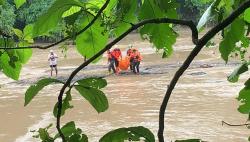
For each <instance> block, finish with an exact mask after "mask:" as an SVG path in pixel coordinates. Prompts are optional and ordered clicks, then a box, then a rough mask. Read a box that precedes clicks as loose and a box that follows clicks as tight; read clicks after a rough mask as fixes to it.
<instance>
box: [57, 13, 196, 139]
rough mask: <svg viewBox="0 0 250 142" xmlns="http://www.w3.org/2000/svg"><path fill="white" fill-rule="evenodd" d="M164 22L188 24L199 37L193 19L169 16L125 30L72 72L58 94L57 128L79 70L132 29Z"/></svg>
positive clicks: (142, 22)
mask: <svg viewBox="0 0 250 142" xmlns="http://www.w3.org/2000/svg"><path fill="white" fill-rule="evenodd" d="M163 23H172V24H179V25H184V26H188V27H190V29H191V30H192V34H197V35H194V36H193V37H198V32H197V29H196V27H195V26H194V24H193V22H192V21H184V20H176V19H169V18H158V19H148V20H144V21H141V22H139V23H137V24H134V25H133V26H131V28H129V29H128V30H127V31H126V32H124V33H123V34H122V35H121V36H119V37H118V38H116V39H114V40H113V41H112V42H110V43H109V44H107V45H106V46H105V47H104V48H103V49H102V50H101V51H99V52H98V53H96V54H95V55H94V56H93V57H91V58H90V59H88V60H87V61H86V62H84V63H82V64H81V65H80V66H79V67H78V68H76V69H75V70H74V71H73V72H72V73H71V75H70V76H69V78H68V79H67V81H66V83H65V84H64V85H63V87H62V88H61V90H60V94H59V96H58V112H57V129H58V130H60V119H61V110H62V98H63V94H64V92H65V89H66V88H67V87H68V86H69V85H70V83H71V81H72V79H73V78H74V77H75V75H76V74H77V73H78V72H79V71H81V70H82V69H83V68H84V67H86V66H87V65H89V64H90V63H91V62H93V61H94V60H95V59H97V58H98V57H99V56H101V55H102V54H103V53H105V52H106V51H107V50H108V49H110V48H111V47H112V46H114V45H115V44H116V43H118V42H119V41H120V40H122V39H123V38H124V37H126V36H127V35H128V34H129V33H131V32H132V31H134V30H136V29H138V28H139V27H141V26H143V25H146V24H163ZM194 40H195V41H197V40H198V39H194ZM60 136H63V134H62V135H60Z"/></svg>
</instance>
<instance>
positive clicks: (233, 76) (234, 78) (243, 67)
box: [227, 63, 248, 83]
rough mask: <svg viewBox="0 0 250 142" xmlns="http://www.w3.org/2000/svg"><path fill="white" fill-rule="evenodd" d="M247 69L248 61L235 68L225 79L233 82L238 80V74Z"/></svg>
mask: <svg viewBox="0 0 250 142" xmlns="http://www.w3.org/2000/svg"><path fill="white" fill-rule="evenodd" d="M246 71H248V63H243V64H242V65H241V66H240V67H238V68H237V69H235V70H234V71H233V72H232V73H231V74H230V76H228V78H227V80H228V81H229V82H232V83H235V82H237V81H238V79H239V77H240V74H242V73H244V72H246Z"/></svg>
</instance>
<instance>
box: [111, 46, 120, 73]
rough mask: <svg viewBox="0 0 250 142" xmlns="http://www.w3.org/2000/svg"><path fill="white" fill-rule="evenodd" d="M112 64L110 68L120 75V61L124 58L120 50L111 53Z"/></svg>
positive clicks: (116, 49)
mask: <svg viewBox="0 0 250 142" xmlns="http://www.w3.org/2000/svg"><path fill="white" fill-rule="evenodd" d="M110 57H111V59H110V64H109V68H110V69H112V70H113V72H114V73H116V74H118V73H119V68H118V66H119V60H120V59H121V58H122V53H121V50H120V49H119V48H115V49H114V50H113V51H112V52H111V53H110Z"/></svg>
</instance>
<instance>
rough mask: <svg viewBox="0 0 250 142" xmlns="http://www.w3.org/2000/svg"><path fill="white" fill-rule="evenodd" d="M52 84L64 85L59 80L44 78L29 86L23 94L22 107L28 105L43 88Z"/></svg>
mask: <svg viewBox="0 0 250 142" xmlns="http://www.w3.org/2000/svg"><path fill="white" fill-rule="evenodd" d="M52 83H62V84H63V83H64V82H62V81H60V80H57V79H53V78H44V79H41V80H39V81H38V82H36V83H35V84H33V85H31V86H30V87H29V88H28V89H27V91H26V93H25V103H24V106H26V105H28V104H29V103H30V101H31V100H32V99H33V98H34V97H35V96H36V95H37V94H38V92H39V91H40V90H42V89H43V88H44V87H45V86H47V85H50V84H52Z"/></svg>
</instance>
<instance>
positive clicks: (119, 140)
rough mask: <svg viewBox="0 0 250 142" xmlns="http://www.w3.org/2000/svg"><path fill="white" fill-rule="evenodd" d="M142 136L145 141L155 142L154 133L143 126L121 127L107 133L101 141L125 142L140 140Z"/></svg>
mask: <svg viewBox="0 0 250 142" xmlns="http://www.w3.org/2000/svg"><path fill="white" fill-rule="evenodd" d="M141 138H143V139H144V140H145V142H155V138H154V135H153V133H152V132H151V131H150V130H149V129H147V128H144V127H142V126H138V127H129V128H119V129H116V130H113V131H110V132H108V133H107V134H105V135H104V136H103V137H102V138H101V139H100V141H99V142H123V141H125V140H130V141H139V140H140V139H141Z"/></svg>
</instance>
